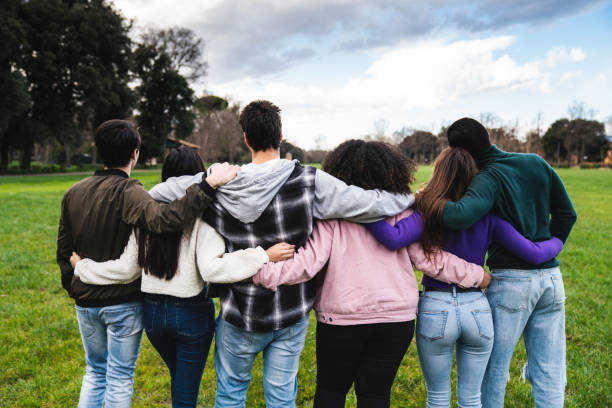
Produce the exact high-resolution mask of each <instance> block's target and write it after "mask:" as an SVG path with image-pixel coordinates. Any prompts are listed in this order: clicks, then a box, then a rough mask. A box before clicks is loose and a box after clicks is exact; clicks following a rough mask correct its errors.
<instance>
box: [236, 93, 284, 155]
mask: <svg viewBox="0 0 612 408" xmlns="http://www.w3.org/2000/svg"><path fill="white" fill-rule="evenodd" d="M280 111H281V110H280V108H279V107H278V106H276V105H275V104H273V103H272V102H269V101H263V100H259V101H253V102H251V103H249V104H248V105H247V106H245V107H244V109H243V110H242V112H241V113H240V118H239V121H240V126H241V127H242V131H243V132H244V134H245V135H246V140H247V142H248V143H249V146H251V148H252V149H253V150H255V151H256V152H260V151H263V150H268V149H270V148H273V149H278V148H279V147H280V142H281V138H282V133H281V118H280Z"/></svg>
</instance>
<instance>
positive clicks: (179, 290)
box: [71, 148, 293, 407]
mask: <svg viewBox="0 0 612 408" xmlns="http://www.w3.org/2000/svg"><path fill="white" fill-rule="evenodd" d="M203 171H205V168H204V164H203V162H202V160H201V158H200V156H199V155H198V153H197V152H196V151H195V150H193V149H189V148H179V149H176V150H173V151H171V152H170V153H169V154H168V156H167V157H166V159H165V160H164V166H163V168H162V181H166V179H168V178H170V177H175V176H183V175H194V174H197V173H200V172H203ZM292 255H293V246H292V245H288V244H277V245H275V246H273V247H271V248H269V249H268V250H266V251H264V250H263V249H262V248H261V247H257V248H250V249H245V250H240V251H235V252H232V253H230V254H225V244H224V241H223V238H222V237H221V236H220V235H219V234H218V233H217V232H216V231H215V230H214V229H213V228H212V227H211V226H209V225H208V224H206V223H205V222H204V221H202V220H201V219H197V220H196V221H195V223H194V224H193V226H192V227H191V228H190V229H188V230H185V231H183V232H179V233H175V234H155V233H150V232H146V231H144V230H135V231H134V232H133V233H132V236H131V237H130V239H129V241H128V244H127V246H126V249H125V250H124V253H123V254H122V255H121V257H120V258H119V259H117V260H113V261H107V262H101V263H98V262H95V261H93V260H91V259H83V260H80V258H79V257H78V255H76V254H75V255H73V258H72V259H71V262H73V266H74V267H75V275H76V276H78V277H79V278H80V279H81V280H82V281H83V282H87V283H91V284H98V285H109V284H114V283H121V282H129V281H133V280H136V279H139V278H141V277H142V284H141V289H142V292H143V293H144V317H143V319H144V322H143V323H144V324H143V325H144V328H145V332H146V333H147V337H148V338H149V340H150V342H151V344H152V345H153V347H155V349H156V350H157V352H158V353H159V354H160V356H161V357H162V358H163V360H164V362H165V363H166V365H167V366H168V370H169V371H170V377H171V394H172V406H173V407H195V406H196V404H197V397H198V391H199V387H200V381H201V379H202V373H203V371H204V366H205V365H206V359H207V356H208V351H209V349H210V344H211V342H212V338H213V334H214V328H215V307H214V304H213V302H212V299H210V298H209V297H208V296H207V293H206V289H207V287H206V283H207V282H215V283H232V282H237V281H241V280H243V279H246V278H249V277H251V276H252V275H253V274H254V273H255V272H257V270H258V269H259V268H260V267H261V266H262V265H263V264H264V263H265V262H267V261H269V260H270V261H272V260H277V261H278V260H282V259H288V258H290V257H291V256H292Z"/></svg>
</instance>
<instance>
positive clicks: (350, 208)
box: [313, 170, 414, 223]
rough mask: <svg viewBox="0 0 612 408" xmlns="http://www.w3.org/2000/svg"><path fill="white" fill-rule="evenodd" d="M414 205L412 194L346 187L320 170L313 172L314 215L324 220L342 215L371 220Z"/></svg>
mask: <svg viewBox="0 0 612 408" xmlns="http://www.w3.org/2000/svg"><path fill="white" fill-rule="evenodd" d="M412 204H414V197H413V196H412V194H394V193H389V192H386V191H379V190H364V189H362V188H360V187H357V186H349V185H347V184H346V183H344V182H343V181H341V180H338V179H337V178H335V177H333V176H332V175H330V174H327V173H326V172H324V171H322V170H317V172H316V175H315V199H314V208H313V215H314V217H315V218H318V219H321V220H326V219H333V218H342V219H346V220H349V221H353V222H362V223H367V222H374V221H378V220H380V219H382V218H385V217H390V216H393V215H396V214H399V213H400V212H402V211H404V210H405V209H406V208H408V207H410V206H411V205H412Z"/></svg>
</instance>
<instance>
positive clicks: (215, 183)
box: [206, 162, 240, 188]
mask: <svg viewBox="0 0 612 408" xmlns="http://www.w3.org/2000/svg"><path fill="white" fill-rule="evenodd" d="M239 171H240V166H235V165H233V164H229V163H228V162H225V163H223V164H219V163H217V164H214V165H213V166H212V167H211V168H210V174H209V175H208V177H206V182H207V183H208V185H209V186H211V187H212V188H217V187H221V186H222V185H224V184H226V183H227V182H229V181H231V180H233V179H234V178H235V177H236V176H237V175H238V172H239Z"/></svg>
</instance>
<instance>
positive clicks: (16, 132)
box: [0, 0, 612, 172]
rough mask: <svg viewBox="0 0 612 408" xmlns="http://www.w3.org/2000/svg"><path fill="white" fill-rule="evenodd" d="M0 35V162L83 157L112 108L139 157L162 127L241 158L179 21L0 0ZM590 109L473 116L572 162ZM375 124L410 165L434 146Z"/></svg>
mask: <svg viewBox="0 0 612 408" xmlns="http://www.w3.org/2000/svg"><path fill="white" fill-rule="evenodd" d="M0 36H1V38H2V41H1V42H0V172H5V171H6V170H7V167H8V165H9V163H10V162H11V161H12V160H13V159H14V158H17V159H18V160H19V165H20V167H21V169H22V170H23V171H28V170H29V169H30V166H31V160H32V157H33V156H34V154H35V153H36V156H37V157H40V158H43V159H44V160H45V161H47V162H63V163H65V164H70V163H71V162H72V161H73V160H88V161H91V162H94V163H95V162H96V157H95V154H96V150H95V148H93V142H92V136H91V135H92V131H93V129H94V128H95V127H96V126H97V125H98V124H100V123H102V122H103V121H105V120H108V119H112V118H133V119H134V120H135V121H136V122H137V123H138V125H139V131H140V134H141V136H142V139H143V144H142V149H141V157H142V159H143V161H145V162H146V161H147V160H148V159H151V158H155V157H162V156H163V154H164V149H165V144H166V139H167V138H168V136H174V137H175V138H176V139H188V140H189V141H191V142H193V143H196V144H198V145H200V146H201V147H202V148H201V150H200V154H201V155H202V157H203V159H204V160H205V161H207V162H212V161H230V162H246V161H248V159H249V152H248V150H247V148H246V146H245V145H244V143H243V142H242V137H243V136H242V131H241V128H240V124H239V122H238V115H239V111H240V105H239V104H238V103H236V102H233V101H232V100H231V99H229V98H226V99H224V98H220V97H218V96H214V95H206V94H204V95H202V96H200V97H196V95H195V92H194V91H193V89H192V85H193V84H195V83H196V82H197V81H198V80H200V79H201V78H202V77H204V76H205V75H206V72H207V64H206V62H205V60H204V54H203V48H204V42H203V40H202V39H201V38H198V37H197V36H196V35H195V34H194V33H193V32H192V31H191V30H189V29H186V28H182V27H173V28H169V29H155V28H148V29H146V30H140V31H136V30H135V28H134V27H133V26H132V22H131V21H129V20H127V19H126V18H125V17H124V16H122V15H121V13H120V12H119V11H118V10H116V9H115V8H114V7H113V5H112V4H111V3H109V2H108V1H106V0H5V1H4V2H3V7H2V8H0ZM593 116H594V112H593V111H592V110H587V109H586V107H585V104H584V103H579V102H575V103H574V104H572V105H571V106H570V107H569V109H568V118H562V119H559V120H556V121H555V122H553V123H552V124H551V125H550V126H549V127H548V128H547V129H546V130H544V129H543V128H542V126H540V123H541V118H539V119H538V120H537V124H536V127H535V128H534V129H532V130H530V131H529V132H527V134H526V136H525V137H519V130H518V124H506V125H503V124H501V120H500V119H499V118H497V116H496V115H494V114H492V113H484V114H481V117H480V120H481V122H482V123H483V124H484V125H485V127H487V129H488V130H489V134H490V136H491V140H492V142H493V143H495V144H497V145H498V146H499V147H500V148H502V149H504V150H508V151H517V152H532V153H538V154H540V155H542V156H544V157H545V158H546V159H547V160H549V161H550V162H552V163H556V164H561V163H570V164H578V163H580V162H582V161H591V162H599V161H601V160H602V159H603V157H604V156H605V154H606V152H607V151H608V150H609V142H608V141H607V140H606V138H605V129H604V124H603V123H602V122H599V121H596V120H594V119H593ZM610 121H612V120H610ZM386 128H387V125H386V122H385V121H377V122H376V123H375V129H376V130H375V132H374V133H372V134H368V135H365V136H364V137H365V138H366V139H369V140H382V141H385V142H388V143H393V144H396V145H398V146H399V147H400V149H402V150H403V151H404V152H405V153H406V154H407V155H408V157H410V158H412V159H413V160H415V161H417V162H421V163H431V162H433V160H434V159H435V157H436V156H437V155H438V154H439V153H440V151H441V150H442V149H443V148H444V147H445V146H446V138H445V137H444V134H445V131H446V129H445V128H444V127H443V128H441V129H440V131H439V132H437V133H433V132H430V131H426V130H419V129H413V128H409V127H403V128H402V129H399V130H396V131H395V132H392V133H391V134H388V133H387V129H386ZM319 144H320V143H318V145H319ZM83 153H85V155H87V157H83V155H82V154H83ZM288 153H289V154H290V156H291V157H292V158H296V159H299V160H301V161H303V162H314V163H317V162H319V163H320V162H321V161H323V159H324V157H325V155H326V153H327V152H326V150H325V149H323V148H322V147H321V146H318V147H317V148H316V149H314V150H309V151H305V150H303V149H301V148H300V147H298V146H296V145H294V144H292V143H290V142H288V141H283V143H282V145H281V155H282V157H285V156H286V155H287V154H288Z"/></svg>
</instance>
